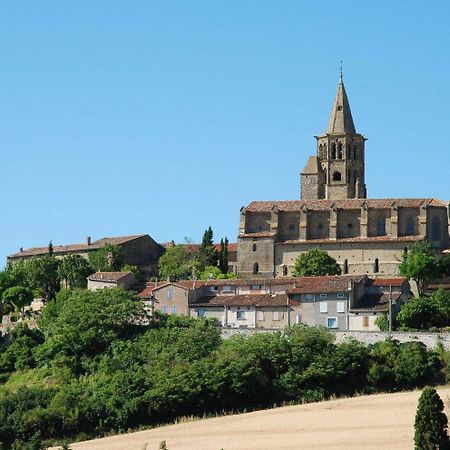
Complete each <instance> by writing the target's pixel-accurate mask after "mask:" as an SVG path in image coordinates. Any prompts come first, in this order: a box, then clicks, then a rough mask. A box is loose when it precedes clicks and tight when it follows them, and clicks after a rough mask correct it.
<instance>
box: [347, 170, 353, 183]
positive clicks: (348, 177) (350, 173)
mask: <svg viewBox="0 0 450 450" xmlns="http://www.w3.org/2000/svg"><path fill="white" fill-rule="evenodd" d="M351 182H352V171H351V170H349V171H348V172H347V183H351Z"/></svg>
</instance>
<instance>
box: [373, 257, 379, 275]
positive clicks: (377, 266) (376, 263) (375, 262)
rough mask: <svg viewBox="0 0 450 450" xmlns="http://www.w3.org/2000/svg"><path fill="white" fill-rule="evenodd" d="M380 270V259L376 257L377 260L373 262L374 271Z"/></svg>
mask: <svg viewBox="0 0 450 450" xmlns="http://www.w3.org/2000/svg"><path fill="white" fill-rule="evenodd" d="M379 271H380V262H379V261H378V258H375V261H374V262H373V273H378V272H379Z"/></svg>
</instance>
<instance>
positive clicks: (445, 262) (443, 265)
mask: <svg viewBox="0 0 450 450" xmlns="http://www.w3.org/2000/svg"><path fill="white" fill-rule="evenodd" d="M439 270H440V272H441V275H442V276H443V277H447V278H450V254H447V255H445V256H443V257H442V258H441V259H440V260H439Z"/></svg>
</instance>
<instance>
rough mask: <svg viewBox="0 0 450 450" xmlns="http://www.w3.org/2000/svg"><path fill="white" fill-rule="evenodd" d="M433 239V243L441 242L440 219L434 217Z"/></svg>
mask: <svg viewBox="0 0 450 450" xmlns="http://www.w3.org/2000/svg"><path fill="white" fill-rule="evenodd" d="M431 239H432V240H433V241H440V240H441V221H440V220H439V217H436V216H435V217H433V221H432V222H431Z"/></svg>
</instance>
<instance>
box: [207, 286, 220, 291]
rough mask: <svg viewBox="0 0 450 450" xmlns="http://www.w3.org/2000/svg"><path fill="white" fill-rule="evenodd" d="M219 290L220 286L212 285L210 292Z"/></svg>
mask: <svg viewBox="0 0 450 450" xmlns="http://www.w3.org/2000/svg"><path fill="white" fill-rule="evenodd" d="M218 290H219V288H218V286H210V287H209V292H217V291H218Z"/></svg>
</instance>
